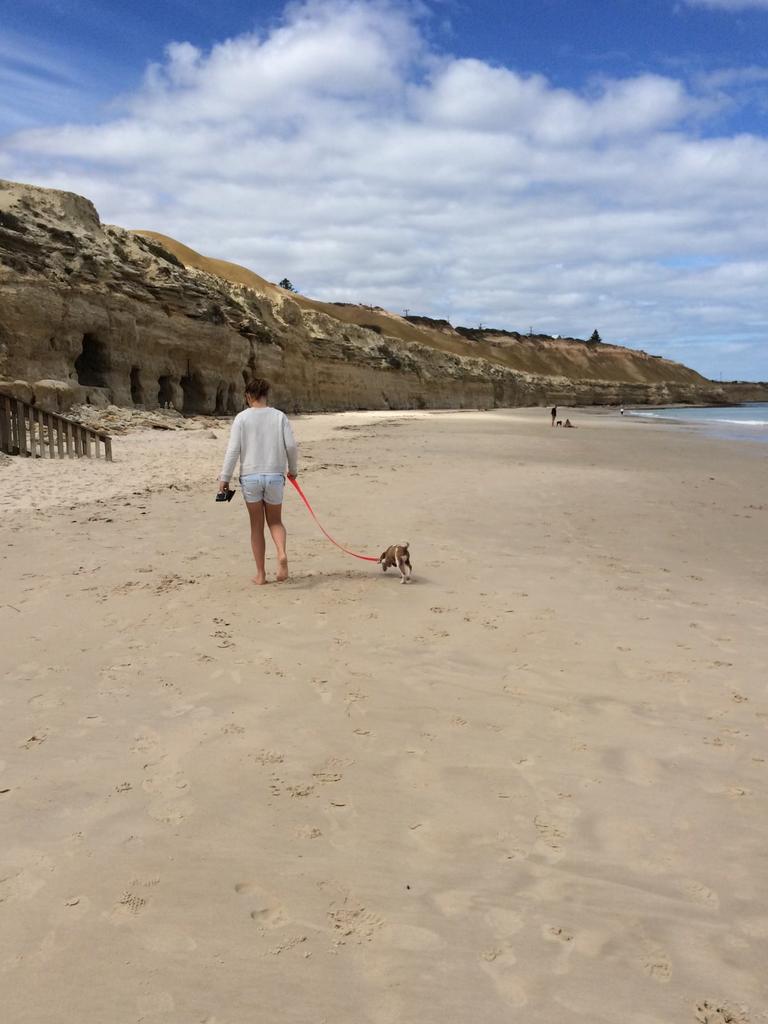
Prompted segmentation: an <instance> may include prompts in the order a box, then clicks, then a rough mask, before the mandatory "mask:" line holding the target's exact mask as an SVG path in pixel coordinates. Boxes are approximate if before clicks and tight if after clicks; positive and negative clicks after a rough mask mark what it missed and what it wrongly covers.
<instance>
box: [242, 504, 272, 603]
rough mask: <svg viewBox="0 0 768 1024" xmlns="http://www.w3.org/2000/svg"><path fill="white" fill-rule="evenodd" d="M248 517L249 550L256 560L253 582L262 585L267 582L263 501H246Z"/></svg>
mask: <svg viewBox="0 0 768 1024" xmlns="http://www.w3.org/2000/svg"><path fill="white" fill-rule="evenodd" d="M245 507H246V508H247V509H248V517H249V519H250V521H251V550H252V551H253V557H254V560H255V562H256V575H255V576H254V577H253V582H254V583H256V584H258V585H259V586H262V585H263V584H264V583H266V582H267V570H266V568H265V566H264V557H265V550H264V502H263V501H246V503H245Z"/></svg>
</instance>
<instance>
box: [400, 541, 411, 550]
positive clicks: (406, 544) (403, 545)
mask: <svg viewBox="0 0 768 1024" xmlns="http://www.w3.org/2000/svg"><path fill="white" fill-rule="evenodd" d="M409 543H410V541H407V540H406V541H404V542H403V543H402V544H401V545H400V547H401V548H405V550H406V551H407V550H408V545H409Z"/></svg>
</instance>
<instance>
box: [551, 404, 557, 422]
mask: <svg viewBox="0 0 768 1024" xmlns="http://www.w3.org/2000/svg"><path fill="white" fill-rule="evenodd" d="M550 415H551V416H552V426H553V427H554V425H555V420H556V419H557V406H556V405H553V406H552V410H551V413H550Z"/></svg>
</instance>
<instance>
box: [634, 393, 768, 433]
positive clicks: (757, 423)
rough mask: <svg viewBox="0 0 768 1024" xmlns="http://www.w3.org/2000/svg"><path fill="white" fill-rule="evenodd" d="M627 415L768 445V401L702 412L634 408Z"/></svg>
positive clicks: (718, 407)
mask: <svg viewBox="0 0 768 1024" xmlns="http://www.w3.org/2000/svg"><path fill="white" fill-rule="evenodd" d="M625 415H629V416H640V417H642V418H643V419H652V420H664V421H666V422H675V423H685V424H691V425H697V426H700V427H705V428H707V433H708V434H710V435H712V436H715V437H722V438H731V439H732V440H736V441H765V442H768V402H748V403H746V404H745V405H725V406H723V405H720V406H711V407H707V408H703V409H702V408H696V409H685V408H674V407H670V408H658V409H653V410H646V409H642V410H640V409H632V410H627V412H626V413H625Z"/></svg>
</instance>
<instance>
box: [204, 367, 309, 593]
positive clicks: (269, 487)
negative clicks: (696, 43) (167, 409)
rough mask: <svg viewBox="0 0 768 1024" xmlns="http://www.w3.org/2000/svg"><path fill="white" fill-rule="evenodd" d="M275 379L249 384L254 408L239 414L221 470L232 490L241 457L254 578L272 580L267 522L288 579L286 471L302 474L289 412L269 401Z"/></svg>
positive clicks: (280, 577)
mask: <svg viewBox="0 0 768 1024" xmlns="http://www.w3.org/2000/svg"><path fill="white" fill-rule="evenodd" d="M268 395H269V381H266V380H262V379H261V378H256V379H255V380H252V381H251V382H250V383H249V384H248V385H246V388H245V400H246V402H247V403H248V408H247V409H243V411H242V412H239V413H238V414H237V416H235V418H234V421H233V423H232V430H231V432H230V435H229V444H228V445H227V452H226V455H225V456H224V464H223V466H222V467H221V473H220V475H219V490H220V491H224V492H226V491H227V490H229V481H230V480H231V478H232V474H233V473H234V471H235V465H236V463H237V460H238V459H239V460H240V487H241V489H242V492H243V497H244V498H245V507H246V508H247V509H248V516H249V518H250V522H251V548H252V550H253V557H254V559H255V560H256V575H255V576H254V577H253V582H254V583H256V584H258V585H259V586H261V585H262V584H264V583H266V582H267V573H266V568H265V565H264V559H265V555H266V552H265V547H264V523H265V521H266V524H267V526H268V527H269V532H270V534H271V535H272V540H273V541H274V542H275V548H276V550H277V582H278V583H282V582H284V581H285V580H287V579H288V555H287V553H286V549H285V545H286V532H285V527H284V526H283V520H282V510H283V488H284V487H285V471H286V466H287V468H288V477H289V479H291V480H295V479H296V477H297V475H298V468H297V466H298V453H299V450H298V447H297V445H296V441H295V439H294V436H293V431H292V430H291V425H290V423H289V422H288V418H287V416H286V415H285V413H283V412H280V410H279V409H273V408H272V407H271V406H269V405H268V404H267V396H268Z"/></svg>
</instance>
